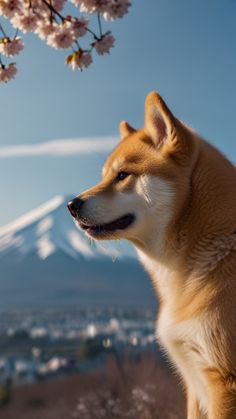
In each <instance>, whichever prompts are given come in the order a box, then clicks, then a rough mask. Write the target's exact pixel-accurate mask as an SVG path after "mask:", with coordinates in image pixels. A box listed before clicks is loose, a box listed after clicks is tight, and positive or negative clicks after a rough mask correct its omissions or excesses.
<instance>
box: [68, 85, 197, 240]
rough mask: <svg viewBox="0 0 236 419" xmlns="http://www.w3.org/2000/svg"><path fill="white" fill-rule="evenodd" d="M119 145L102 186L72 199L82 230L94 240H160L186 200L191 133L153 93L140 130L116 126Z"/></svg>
mask: <svg viewBox="0 0 236 419" xmlns="http://www.w3.org/2000/svg"><path fill="white" fill-rule="evenodd" d="M120 133H121V141H120V143H119V144H118V146H117V147H116V148H115V149H114V151H113V152H112V153H111V155H110V156H109V157H108V159H107V161H106V162H105V164H104V167H103V170H102V180H101V182H100V183H99V184H98V185H96V186H94V187H93V188H91V189H89V190H87V191H85V192H83V193H82V194H80V195H79V196H78V197H77V198H75V199H74V200H72V201H70V202H69V204H68V208H69V210H70V212H71V214H72V216H73V217H74V218H75V219H76V220H77V221H78V223H79V225H80V227H81V228H82V229H83V230H85V231H86V233H87V234H88V235H89V236H90V237H92V238H94V239H121V238H125V239H128V240H131V241H133V242H134V243H136V244H138V243H142V242H147V240H149V241H150V240H151V238H152V237H153V236H154V235H155V237H156V239H157V237H160V239H161V235H162V233H163V231H164V230H165V229H166V227H167V225H168V224H170V222H171V221H172V220H173V219H174V216H175V215H176V214H177V212H178V211H179V210H180V208H181V205H182V203H183V201H184V199H185V197H186V196H187V191H188V187H189V173H190V171H191V165H192V161H193V154H194V152H193V150H194V141H193V139H192V138H191V132H190V130H188V129H187V128H186V127H185V126H184V125H183V124H181V122H180V121H178V120H177V119H176V118H175V117H174V116H173V115H172V113H171V112H170V110H169V109H168V108H167V106H166V104H165V103H164V101H163V99H162V98H161V97H160V96H159V95H158V94H157V93H155V92H152V93H150V94H149V95H148V97H147V99H146V103H145V118H144V127H143V128H142V129H140V130H135V129H134V128H132V127H131V126H130V125H129V124H128V123H126V122H121V124H120Z"/></svg>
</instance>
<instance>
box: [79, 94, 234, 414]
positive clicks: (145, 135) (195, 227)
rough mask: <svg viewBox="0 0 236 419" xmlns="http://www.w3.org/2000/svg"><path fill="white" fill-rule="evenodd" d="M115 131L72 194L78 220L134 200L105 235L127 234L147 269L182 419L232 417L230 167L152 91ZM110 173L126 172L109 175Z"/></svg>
mask: <svg viewBox="0 0 236 419" xmlns="http://www.w3.org/2000/svg"><path fill="white" fill-rule="evenodd" d="M121 131H122V133H121V136H122V141H121V142H120V144H119V145H118V146H117V148H116V149H115V150H114V151H113V153H112V154H111V155H110V157H109V158H108V160H107V162H106V163H105V165H104V169H103V174H104V177H103V180H102V181H101V183H100V184H99V185H98V186H96V187H94V188H93V189H91V190H89V191H87V192H85V193H83V194H82V195H81V197H82V198H83V199H85V200H86V201H87V202H88V209H87V210H86V211H87V212H86V216H87V219H88V220H89V221H90V222H91V220H94V222H95V221H96V222H97V220H102V221H103V222H105V221H104V217H105V219H106V217H107V218H108V221H111V218H109V217H111V216H112V214H110V213H109V207H110V208H113V211H114V209H115V212H116V211H117V214H118V215H122V214H121V213H120V212H121V211H122V208H118V207H122V205H124V204H125V202H126V200H125V198H127V202H128V201H129V199H130V201H131V202H133V208H134V212H135V213H137V214H138V216H137V223H136V224H135V223H134V226H132V225H131V227H130V228H127V230H124V231H117V232H114V233H112V234H110V235H109V234H108V236H106V237H105V238H113V239H117V238H126V239H128V240H130V241H131V242H132V243H133V244H134V245H135V247H136V249H137V252H138V255H139V257H140V260H141V262H142V263H143V264H144V266H145V268H146V269H147V271H148V272H149V273H150V275H151V278H152V282H153V284H154V287H155V289H156V291H157V294H158V298H159V301H160V310H159V314H158V321H157V336H158V338H159V340H160V343H161V345H162V346H163V348H164V349H165V350H166V352H167V353H168V355H169V357H170V359H171V360H172V361H173V364H174V365H175V367H176V368H177V370H178V371H179V373H180V375H181V377H182V379H183V382H184V383H185V387H186V394H187V399H188V409H187V411H188V414H187V415H188V419H203V418H209V419H232V418H236V170H235V168H234V166H233V165H232V164H231V163H230V162H229V161H228V160H227V159H226V158H225V157H224V156H223V155H222V154H221V153H220V152H219V151H217V150H216V149H215V148H214V147H212V146H211V145H210V144H208V143H207V142H205V141H204V140H202V139H201V138H199V137H198V135H197V134H196V133H194V132H193V131H192V130H191V129H189V128H188V127H186V126H185V125H184V124H182V123H181V122H180V121H179V120H177V119H176V118H175V117H174V116H173V115H172V113H171V112H170V111H169V109H168V108H167V106H166V104H165V103H164V101H163V99H162V98H161V97H160V96H159V95H158V94H156V93H155V92H153V93H151V94H150V95H149V96H148V98H147V101H146V107H145V124H144V127H143V128H142V129H140V130H137V131H135V130H134V129H133V128H131V127H130V126H129V125H128V124H126V123H122V125H121ZM119 171H125V172H128V173H131V175H130V176H128V177H127V178H126V179H125V180H124V181H122V182H118V183H117V182H116V180H115V178H116V176H117V173H118V172H119ZM140 179H142V181H143V183H144V187H143V189H142V182H141V181H140ZM155 179H156V181H155ZM146 187H147V188H149V190H148V192H145V191H146V189H145V188H146ZM140 190H141V192H140ZM142 191H143V193H142ZM145 193H147V195H148V196H147V197H146V198H147V199H146V201H145V199H144V198H145ZM155 194H157V195H155ZM119 196H120V197H121V198H120V201H119ZM91 197H93V200H90V199H91ZM155 197H156V198H155ZM158 197H159V198H158ZM131 198H132V199H131ZM155 199H156V201H155ZM116 200H117V201H116ZM116 202H117V203H116ZM119 202H120V204H119ZM145 202H146V204H145ZM114 203H115V204H114ZM148 206H149V207H148ZM141 207H142V210H141V209H140V212H139V208H141ZM116 208H117V209H116ZM127 208H128V209H129V211H130V210H131V208H132V205H131V204H129V203H127ZM106 211H107V212H106ZM119 211H120V212H119ZM106 214H107V215H106ZM108 214H109V215H108ZM99 217H100V218H99ZM134 281H135V279H134ZM134 286H135V284H134Z"/></svg>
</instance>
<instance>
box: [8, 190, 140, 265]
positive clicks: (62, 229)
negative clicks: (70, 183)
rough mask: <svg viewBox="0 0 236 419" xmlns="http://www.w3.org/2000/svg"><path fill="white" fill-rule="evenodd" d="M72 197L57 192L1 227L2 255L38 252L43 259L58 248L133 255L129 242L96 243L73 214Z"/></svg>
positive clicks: (94, 254) (95, 254) (80, 253)
mask: <svg viewBox="0 0 236 419" xmlns="http://www.w3.org/2000/svg"><path fill="white" fill-rule="evenodd" d="M68 200H69V199H68V198H65V197H64V196H62V195H58V196H55V197H54V198H52V199H51V200H49V201H48V202H46V203H44V204H42V205H40V206H39V207H38V208H36V209H34V210H32V211H30V212H28V213H26V214H25V215H23V216H21V217H19V218H18V219H16V220H15V221H13V222H11V223H9V224H7V225H6V226H4V227H2V228H0V256H4V255H5V254H9V253H11V252H14V253H15V252H16V253H17V254H19V255H21V256H25V255H27V254H29V253H36V254H37V255H38V257H39V258H40V259H46V258H47V257H49V256H50V255H52V254H53V253H55V252H56V251H58V250H60V251H62V252H63V253H65V254H67V255H69V256H71V257H73V258H77V257H79V256H83V257H84V258H86V259H87V258H95V257H101V256H102V255H103V256H104V255H106V256H110V257H117V256H119V255H121V256H122V253H123V255H126V256H133V252H132V251H131V249H130V247H129V246H127V245H126V244H122V245H121V246H120V247H121V249H117V245H116V244H115V243H114V242H113V243H111V242H109V243H108V242H105V244H104V242H102V243H99V244H98V245H96V246H93V247H92V246H91V244H90V242H89V240H88V238H87V237H86V236H85V234H84V233H83V232H82V231H81V230H79V229H78V228H77V227H76V225H75V223H74V221H73V219H72V217H71V216H70V215H69V213H68V210H67V206H66V205H67V202H68ZM122 249H123V252H122Z"/></svg>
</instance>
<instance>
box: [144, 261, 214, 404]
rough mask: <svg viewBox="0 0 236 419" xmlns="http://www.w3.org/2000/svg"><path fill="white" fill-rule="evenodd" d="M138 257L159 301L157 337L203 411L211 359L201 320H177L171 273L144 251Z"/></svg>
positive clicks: (205, 402) (172, 273)
mask: <svg viewBox="0 0 236 419" xmlns="http://www.w3.org/2000/svg"><path fill="white" fill-rule="evenodd" d="M139 257H140V259H141V262H142V263H143V264H144V266H145V267H146V269H147V270H148V271H149V273H150V274H151V277H152V280H153V283H154V287H156V288H157V290H158V294H159V296H160V299H161V300H162V304H161V309H160V313H159V316H158V321H157V329H156V335H157V338H158V340H159V342H160V344H161V346H162V347H163V348H164V349H165V350H166V351H167V353H168V355H169V356H170V358H171V360H172V361H173V364H174V365H175V367H177V369H178V370H179V372H180V373H181V375H182V377H183V378H184V380H185V382H186V383H187V384H188V389H189V390H190V391H191V393H192V394H193V395H194V396H195V397H196V398H197V400H198V401H199V404H200V406H201V408H202V410H203V411H206V408H207V404H208V398H207V393H206V378H205V376H204V374H203V369H204V367H207V366H208V365H209V363H211V361H212V359H211V354H209V351H208V337H207V333H206V329H207V328H206V325H205V324H204V320H203V319H200V318H198V317H195V318H190V319H186V320H183V321H181V322H178V321H176V315H175V300H176V294H175V279H174V272H171V271H170V270H169V269H168V268H166V267H164V266H161V265H160V264H158V263H156V262H153V260H150V259H148V258H147V257H146V256H144V255H143V254H142V255H141V254H140V253H139Z"/></svg>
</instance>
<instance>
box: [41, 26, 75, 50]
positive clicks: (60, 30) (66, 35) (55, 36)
mask: <svg viewBox="0 0 236 419" xmlns="http://www.w3.org/2000/svg"><path fill="white" fill-rule="evenodd" d="M74 40H75V38H74V34H73V31H72V29H71V28H68V27H67V26H66V25H57V30H56V31H55V32H53V33H52V34H51V35H49V37H48V38H47V43H48V45H50V46H51V47H53V48H56V49H64V48H69V47H70V46H71V44H73V42H74Z"/></svg>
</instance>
